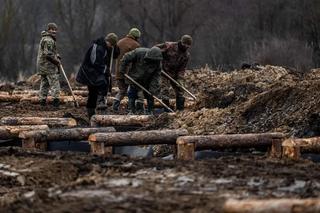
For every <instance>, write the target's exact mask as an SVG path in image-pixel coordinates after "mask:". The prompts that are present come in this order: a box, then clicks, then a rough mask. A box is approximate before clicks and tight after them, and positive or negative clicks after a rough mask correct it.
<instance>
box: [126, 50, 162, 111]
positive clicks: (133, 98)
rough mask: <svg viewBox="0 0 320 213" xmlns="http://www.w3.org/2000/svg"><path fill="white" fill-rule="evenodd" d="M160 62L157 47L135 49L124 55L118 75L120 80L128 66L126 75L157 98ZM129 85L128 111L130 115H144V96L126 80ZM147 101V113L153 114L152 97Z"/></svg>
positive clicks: (139, 89) (135, 86)
mask: <svg viewBox="0 0 320 213" xmlns="http://www.w3.org/2000/svg"><path fill="white" fill-rule="evenodd" d="M161 60H162V54H161V51H160V49H159V48H158V47H152V48H151V49H149V48H137V49H135V50H133V51H130V52H128V53H126V54H125V55H124V57H123V58H122V61H121V64H120V75H121V77H122V78H125V77H124V74H125V73H126V72H127V69H128V67H129V65H130V64H131V68H130V69H129V72H128V75H129V76H130V77H131V78H132V79H133V80H135V81H136V82H138V83H139V84H140V85H142V86H143V87H144V88H146V89H147V90H149V92H151V94H153V95H155V96H157V95H159V93H160V75H161ZM126 83H127V84H129V91H128V98H129V103H128V105H129V111H130V114H142V113H144V107H143V103H144V94H143V90H142V89H141V88H139V87H138V86H137V85H135V84H134V83H133V82H130V80H128V79H126ZM147 99H148V113H153V105H154V104H153V103H154V100H153V98H152V97H147Z"/></svg>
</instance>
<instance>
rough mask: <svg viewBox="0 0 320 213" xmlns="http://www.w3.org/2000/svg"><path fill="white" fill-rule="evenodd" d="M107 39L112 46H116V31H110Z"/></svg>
mask: <svg viewBox="0 0 320 213" xmlns="http://www.w3.org/2000/svg"><path fill="white" fill-rule="evenodd" d="M105 40H106V41H109V42H110V44H111V45H112V46H115V45H116V44H117V42H118V36H117V35H116V34H115V33H109V34H108V35H107V36H106V38H105Z"/></svg>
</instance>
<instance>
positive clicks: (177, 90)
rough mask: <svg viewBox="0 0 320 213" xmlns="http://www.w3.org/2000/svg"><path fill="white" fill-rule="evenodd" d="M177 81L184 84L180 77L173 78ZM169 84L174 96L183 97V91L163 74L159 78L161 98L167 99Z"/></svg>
mask: <svg viewBox="0 0 320 213" xmlns="http://www.w3.org/2000/svg"><path fill="white" fill-rule="evenodd" d="M174 79H175V80H176V81H177V82H178V83H180V84H181V85H183V86H184V79H183V78H181V77H177V78H174ZM170 86H171V87H172V89H173V90H174V92H175V95H176V98H179V97H183V94H184V91H183V89H181V88H180V87H178V86H177V85H176V84H175V83H174V82H172V81H171V80H170V79H168V78H167V77H165V76H163V77H162V78H161V97H162V99H163V100H169V99H170V97H169V94H170Z"/></svg>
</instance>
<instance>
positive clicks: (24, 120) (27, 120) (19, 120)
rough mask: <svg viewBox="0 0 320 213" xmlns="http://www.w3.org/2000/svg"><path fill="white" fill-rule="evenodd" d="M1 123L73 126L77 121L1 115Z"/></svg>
mask: <svg viewBox="0 0 320 213" xmlns="http://www.w3.org/2000/svg"><path fill="white" fill-rule="evenodd" d="M0 123H1V124H2V125H12V126H14V125H48V126H49V127H74V126H76V125H77V121H76V120H75V119H73V118H43V117H3V118H1V120H0Z"/></svg>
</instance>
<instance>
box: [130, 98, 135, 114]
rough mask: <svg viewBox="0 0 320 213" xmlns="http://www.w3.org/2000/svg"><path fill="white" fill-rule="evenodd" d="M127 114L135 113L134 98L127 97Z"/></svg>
mask: <svg viewBox="0 0 320 213" xmlns="http://www.w3.org/2000/svg"><path fill="white" fill-rule="evenodd" d="M128 109H129V113H128V115H134V114H135V113H136V106H135V99H132V98H129V101H128Z"/></svg>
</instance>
